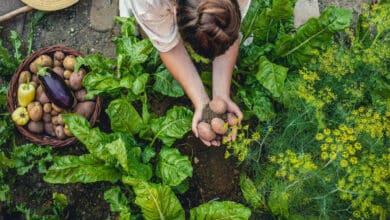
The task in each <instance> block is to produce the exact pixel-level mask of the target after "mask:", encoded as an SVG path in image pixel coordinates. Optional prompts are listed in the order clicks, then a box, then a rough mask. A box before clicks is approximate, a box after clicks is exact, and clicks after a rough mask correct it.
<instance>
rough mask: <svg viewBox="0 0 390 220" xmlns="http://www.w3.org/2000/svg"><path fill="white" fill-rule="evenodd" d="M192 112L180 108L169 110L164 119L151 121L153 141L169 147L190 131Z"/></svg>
mask: <svg viewBox="0 0 390 220" xmlns="http://www.w3.org/2000/svg"><path fill="white" fill-rule="evenodd" d="M191 123H192V112H191V111H190V110H189V109H187V108H185V107H180V106H175V107H173V108H172V109H170V110H169V111H168V112H167V113H166V115H165V116H164V117H160V118H157V119H153V120H152V121H151V129H152V131H153V133H154V135H155V136H154V139H153V141H152V144H153V143H154V141H155V140H156V138H158V139H160V140H161V141H162V142H163V143H164V144H165V145H166V146H168V147H169V146H171V145H172V144H173V143H174V142H175V141H176V139H179V138H182V137H183V136H184V135H185V134H186V133H187V132H188V131H190V130H191Z"/></svg>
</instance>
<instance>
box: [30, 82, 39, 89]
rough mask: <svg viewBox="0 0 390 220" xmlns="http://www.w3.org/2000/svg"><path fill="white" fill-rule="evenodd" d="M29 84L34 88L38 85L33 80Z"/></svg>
mask: <svg viewBox="0 0 390 220" xmlns="http://www.w3.org/2000/svg"><path fill="white" fill-rule="evenodd" d="M30 85H32V86H34V88H35V89H36V88H37V87H38V84H37V82H34V81H31V82H30Z"/></svg>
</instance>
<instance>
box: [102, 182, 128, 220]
mask: <svg viewBox="0 0 390 220" xmlns="http://www.w3.org/2000/svg"><path fill="white" fill-rule="evenodd" d="M104 199H105V200H106V201H107V202H108V203H109V204H110V210H111V211H112V212H119V219H120V220H130V217H131V212H130V208H129V207H130V206H129V201H128V200H127V198H126V196H125V195H124V194H123V193H122V192H121V189H120V188H119V186H116V187H114V188H112V189H109V190H107V191H105V192H104Z"/></svg>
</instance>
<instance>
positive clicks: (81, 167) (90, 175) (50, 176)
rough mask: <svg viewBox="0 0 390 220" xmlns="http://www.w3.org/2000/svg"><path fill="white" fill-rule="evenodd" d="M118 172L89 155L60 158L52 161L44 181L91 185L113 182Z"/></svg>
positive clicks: (117, 177) (116, 178) (117, 176)
mask: <svg viewBox="0 0 390 220" xmlns="http://www.w3.org/2000/svg"><path fill="white" fill-rule="evenodd" d="M120 177H121V174H120V172H119V171H118V170H117V169H115V168H114V167H112V166H107V165H105V163H104V161H102V160H100V159H98V158H96V157H94V156H93V155H91V154H85V155H81V156H62V157H57V158H55V159H54V164H53V165H52V166H51V167H50V168H49V170H48V171H47V173H46V175H45V176H44V180H45V181H46V182H48V183H61V184H64V183H93V182H98V181H110V182H115V181H117V180H119V179H120Z"/></svg>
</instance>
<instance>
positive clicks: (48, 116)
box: [42, 112, 51, 122]
mask: <svg viewBox="0 0 390 220" xmlns="http://www.w3.org/2000/svg"><path fill="white" fill-rule="evenodd" d="M42 120H43V121H44V122H51V114H50V113H46V112H45V113H43V116H42Z"/></svg>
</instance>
